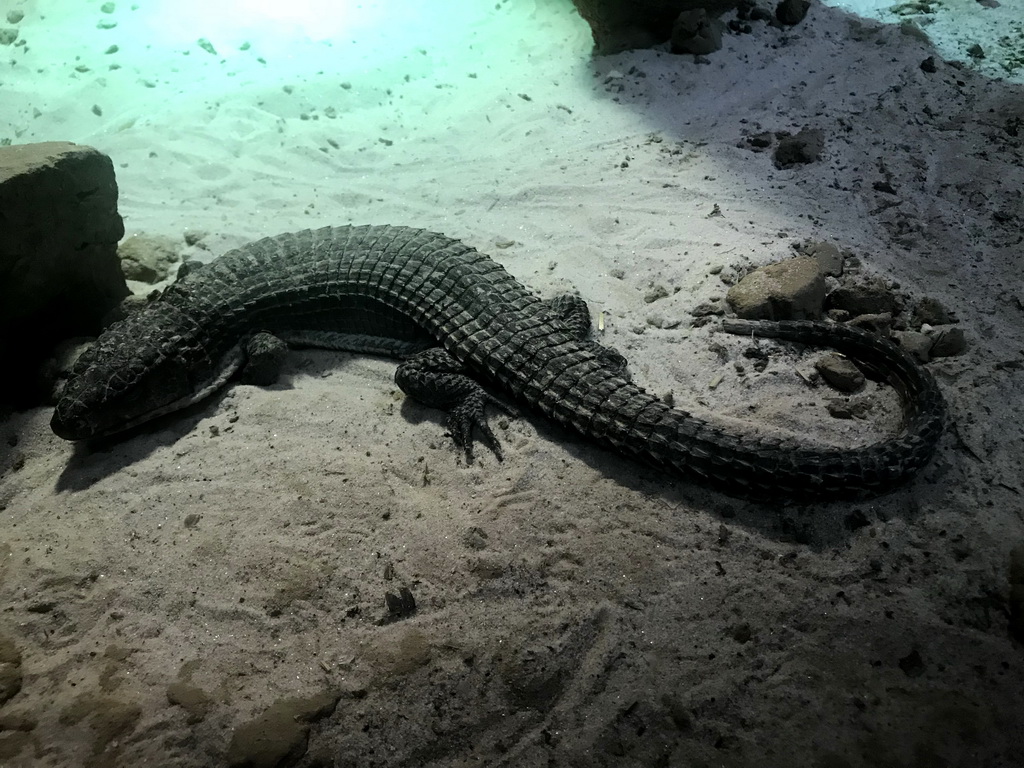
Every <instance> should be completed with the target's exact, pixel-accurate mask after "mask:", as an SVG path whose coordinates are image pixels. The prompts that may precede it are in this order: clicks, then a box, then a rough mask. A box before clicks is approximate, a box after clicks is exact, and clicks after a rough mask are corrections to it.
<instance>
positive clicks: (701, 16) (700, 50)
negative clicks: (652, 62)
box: [670, 8, 724, 55]
mask: <svg viewBox="0 0 1024 768" xmlns="http://www.w3.org/2000/svg"><path fill="white" fill-rule="evenodd" d="M723 27H724V25H723V24H722V22H721V21H720V20H719V19H717V18H715V17H713V16H709V15H708V12H707V11H706V10H705V9H703V8H694V9H693V10H689V11H683V12H682V13H680V14H679V16H677V17H676V21H675V24H673V25H672V37H671V38H670V40H671V44H672V53H692V54H696V55H704V54H708V53H714V52H715V51H717V50H718V49H719V48H721V47H722V28H723Z"/></svg>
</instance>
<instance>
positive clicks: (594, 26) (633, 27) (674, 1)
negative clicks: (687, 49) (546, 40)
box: [573, 0, 738, 54]
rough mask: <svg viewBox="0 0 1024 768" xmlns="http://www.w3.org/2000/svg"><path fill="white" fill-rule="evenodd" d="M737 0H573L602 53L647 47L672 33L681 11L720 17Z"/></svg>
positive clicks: (599, 51) (597, 50)
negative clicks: (699, 10)
mask: <svg viewBox="0 0 1024 768" xmlns="http://www.w3.org/2000/svg"><path fill="white" fill-rule="evenodd" d="M737 1H738V0H573V4H574V5H575V6H576V10H577V11H579V13H580V16H582V17H583V18H584V19H585V20H586V21H587V23H588V24H590V31H591V32H592V33H593V35H594V50H595V51H596V52H597V53H599V54H607V53H618V52H619V51H624V50H627V49H630V48H648V47H650V46H652V45H657V44H658V43H663V42H665V41H666V40H668V39H669V37H671V35H672V25H673V24H674V23H675V21H676V19H677V18H678V17H679V14H680V13H682V12H684V11H693V10H696V9H698V8H702V9H704V10H705V11H707V12H708V14H709V15H711V16H718V15H720V14H722V13H724V12H725V11H727V10H730V9H732V8H734V7H735V6H736V3H737Z"/></svg>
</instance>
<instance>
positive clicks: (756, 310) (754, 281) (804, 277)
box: [726, 256, 825, 320]
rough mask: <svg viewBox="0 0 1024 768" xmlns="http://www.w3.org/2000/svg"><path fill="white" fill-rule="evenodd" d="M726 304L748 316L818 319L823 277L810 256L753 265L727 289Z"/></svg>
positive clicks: (754, 318)
mask: <svg viewBox="0 0 1024 768" xmlns="http://www.w3.org/2000/svg"><path fill="white" fill-rule="evenodd" d="M726 301H728V302H729V306H730V307H732V309H733V311H734V312H735V313H736V314H737V315H739V316H740V317H743V318H746V319H748V320H818V319H820V318H821V311H822V306H823V304H824V302H825V278H824V276H823V275H822V274H821V268H820V267H819V266H818V260H817V259H815V258H812V257H810V256H797V257H796V258H793V259H786V260H785V261H780V262H779V263H778V264H769V265H768V266H767V267H761V268H759V269H755V270H754V271H753V272H751V273H750V274H749V275H747V276H746V277H744V278H743V279H742V280H740V281H739V282H738V283H736V285H734V286H733V287H732V288H730V289H729V293H728V294H727V295H726Z"/></svg>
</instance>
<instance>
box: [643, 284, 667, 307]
mask: <svg viewBox="0 0 1024 768" xmlns="http://www.w3.org/2000/svg"><path fill="white" fill-rule="evenodd" d="M668 295H669V292H668V288H666V287H665V286H664V285H661V284H660V283H659V284H658V285H652V286H651V288H650V290H648V291H647V293H645V294H644V301H645V302H646V303H647V304H653V303H654V302H656V301H657V300H658V299H664V298H665V297H666V296H668Z"/></svg>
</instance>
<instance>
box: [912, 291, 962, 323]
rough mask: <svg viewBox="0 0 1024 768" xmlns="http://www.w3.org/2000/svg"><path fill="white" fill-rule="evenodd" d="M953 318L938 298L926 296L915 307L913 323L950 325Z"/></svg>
mask: <svg viewBox="0 0 1024 768" xmlns="http://www.w3.org/2000/svg"><path fill="white" fill-rule="evenodd" d="M952 322H953V318H952V317H951V316H950V314H949V312H948V311H947V310H946V308H945V307H944V306H942V304H940V303H939V302H938V301H937V300H936V299H932V298H928V297H925V298H923V299H921V300H920V301H919V302H917V306H916V307H914V319H913V325H915V326H917V327H921V326H922V325H949V324H950V323H952Z"/></svg>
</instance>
